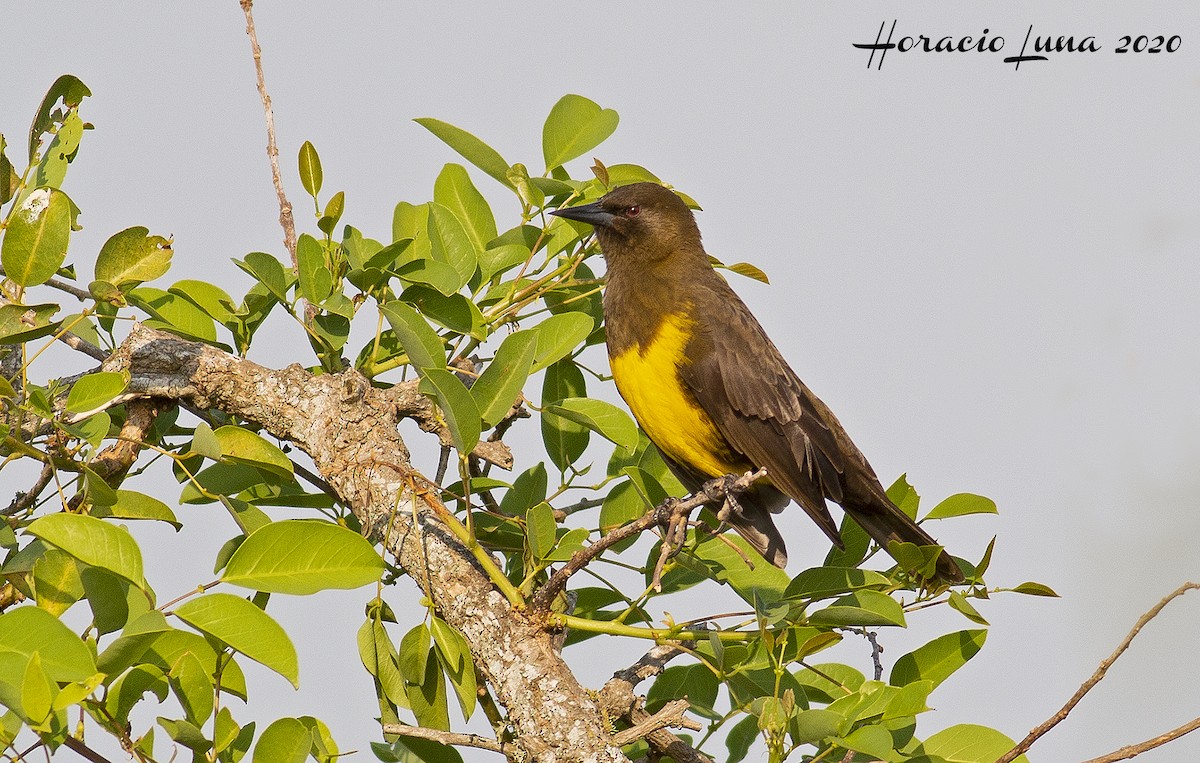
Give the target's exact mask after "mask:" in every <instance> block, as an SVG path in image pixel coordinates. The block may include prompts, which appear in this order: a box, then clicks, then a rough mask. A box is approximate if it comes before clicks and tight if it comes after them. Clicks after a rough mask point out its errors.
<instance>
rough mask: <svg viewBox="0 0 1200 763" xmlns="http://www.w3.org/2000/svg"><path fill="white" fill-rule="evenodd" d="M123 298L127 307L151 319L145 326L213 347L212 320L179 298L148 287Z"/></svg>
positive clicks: (138, 289) (214, 327)
mask: <svg viewBox="0 0 1200 763" xmlns="http://www.w3.org/2000/svg"><path fill="white" fill-rule="evenodd" d="M126 296H127V297H128V298H129V302H130V303H131V304H133V305H136V306H137V307H140V308H141V309H143V310H145V311H146V312H147V313H149V314H150V315H152V316H153V319H152V320H148V321H145V323H146V325H147V326H151V327H153V328H161V329H165V330H167V331H171V332H172V333H176V334H182V335H183V336H185V337H188V338H190V339H199V340H200V341H203V342H209V343H216V341H217V329H216V326H215V325H214V324H213V319H212V318H210V317H209V316H208V315H207V314H206V313H205V312H204V311H203V310H201V309H200V308H198V307H196V306H195V305H193V304H192V303H191V302H189V301H188V300H186V299H184V298H183V297H180V296H178V295H175V294H172V293H170V292H167V291H163V290H162V289H155V288H153V287H151V286H139V287H138V288H136V289H133V290H131V291H130V292H129V293H128V294H127V295H126Z"/></svg>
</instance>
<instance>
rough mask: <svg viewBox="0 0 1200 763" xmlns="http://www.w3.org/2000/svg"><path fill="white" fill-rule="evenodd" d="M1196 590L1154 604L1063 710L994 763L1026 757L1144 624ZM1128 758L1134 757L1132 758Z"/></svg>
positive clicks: (1197, 586) (1194, 585) (1187, 588)
mask: <svg viewBox="0 0 1200 763" xmlns="http://www.w3.org/2000/svg"><path fill="white" fill-rule="evenodd" d="M1196 589H1200V583H1184V584H1183V585H1181V586H1179V587H1178V588H1176V589H1175V590H1174V591H1172V592H1171V593H1170V594H1168V595H1167V597H1166V598H1164V599H1163V600H1162V601H1160V602H1159V603H1157V604H1155V605H1154V606H1153V607H1151V608H1150V610H1149V611H1148V612H1146V614H1144V615H1142V616H1141V617H1140V618H1138V621H1137V622H1136V623H1135V624H1134V626H1133V629H1132V630H1130V631H1129V634H1128V635H1126V636H1125V639H1124V640H1123V641H1121V643H1120V645H1119V646H1118V647H1117V648H1116V650H1115V651H1113V653H1112V654H1110V655H1109V656H1108V657H1107V658H1105V660H1104V661H1103V662H1101V663H1100V667H1098V668H1096V672H1095V673H1093V674H1092V676H1091V678H1089V679H1088V680H1086V681H1084V682H1083V685H1082V686H1080V687H1079V690H1078V691H1077V692H1075V694H1074V695H1073V696H1072V697H1071V698H1070V699H1069V700H1067V704H1065V705H1063V706H1062V708H1061V709H1059V711H1058V712H1057V713H1055V714H1054V715H1052V716H1050V718H1048V719H1047V720H1046V721H1045V722H1044V723H1042V724H1041V725H1039V726H1037V727H1035V728H1034V729H1033V730H1032V731H1030V732H1029V734H1027V735H1026V737H1025V738H1024V739H1022V740H1021V741H1020V743H1018V744H1017V746H1016V747H1014V748H1012V749H1011V750H1009V751H1008V752H1006V753H1005V754H1004V755H1002V756H1000V757H999V758H997V759H996V763H1012V761H1014V760H1016V759H1017V758H1018V757H1019V756H1021V755H1023V754H1024V753H1025V751H1026V750H1028V749H1029V748H1030V747H1031V746H1032V745H1033V743H1034V742H1036V741H1037V740H1038V739H1041V738H1042V737H1043V736H1044V735H1045V734H1046V732H1047V731H1049V730H1050V729H1052V728H1054V727H1055V726H1057V725H1058V724H1059V723H1061V722H1062V721H1063V719H1065V718H1066V717H1067V715H1068V714H1070V712H1071V711H1072V710H1074V709H1075V706H1076V705H1078V704H1079V701H1080V700H1082V699H1083V698H1084V696H1085V695H1086V694H1087V693H1088V692H1089V691H1091V690H1092V688H1093V687H1095V685H1096V684H1098V683H1100V681H1101V680H1103V679H1104V675H1105V673H1107V672H1108V669H1109V668H1110V667H1112V665H1113V663H1114V662H1116V661H1117V659H1118V658H1119V657H1120V656H1121V655H1122V654H1124V653H1125V650H1126V649H1128V648H1129V645H1130V644H1131V643H1133V639H1134V638H1136V637H1137V635H1138V633H1140V632H1141V630H1142V628H1144V627H1146V624H1147V623H1149V622H1150V621H1151V620H1153V619H1154V618H1155V617H1157V616H1158V613H1159V612H1162V611H1163V608H1164V607H1166V606H1167V605H1168V604H1170V603H1171V602H1172V601H1174V600H1175V599H1176V598H1178V597H1180V596H1182V595H1184V594H1185V593H1187V592H1188V591H1192V590H1196ZM1193 728H1194V727H1193ZM1191 730H1192V729H1191V728H1189V729H1187V730H1186V731H1182V732H1180V733H1179V734H1178V735H1177V736H1182V735H1183V734H1186V733H1187V732H1188V731H1191ZM1176 731H1178V729H1176ZM1168 733H1174V732H1168ZM1174 738H1175V737H1171V739H1174ZM1150 741H1154V740H1150ZM1168 741H1170V739H1167V740H1164V741H1163V742H1159V744H1163V743H1165V742H1168ZM1154 746H1157V745H1154ZM1146 749H1150V748H1149V747H1147V748H1146ZM1118 752H1119V751H1118ZM1114 754H1116V753H1114ZM1134 754H1135V755H1136V754H1137V753H1134ZM1129 757H1133V756H1132V755H1131V756H1129ZM1112 760H1122V758H1113V759H1112Z"/></svg>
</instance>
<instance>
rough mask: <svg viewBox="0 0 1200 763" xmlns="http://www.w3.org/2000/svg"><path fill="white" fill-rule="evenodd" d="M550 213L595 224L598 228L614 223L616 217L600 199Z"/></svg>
mask: <svg viewBox="0 0 1200 763" xmlns="http://www.w3.org/2000/svg"><path fill="white" fill-rule="evenodd" d="M550 214H552V215H557V216H558V217H565V218H566V219H568V220H578V221H579V222H581V223H587V224H588V225H594V226H596V227H597V228H607V227H609V226H610V225H612V221H613V218H615V217H616V215H614V214H613V213H612V212H609V211H608V210H606V209H604V208H603V207H601V206H600V202H598V201H597V202H593V203H591V204H584V205H582V206H578V207H566V208H564V209H556V210H554V211H553V212H551V213H550Z"/></svg>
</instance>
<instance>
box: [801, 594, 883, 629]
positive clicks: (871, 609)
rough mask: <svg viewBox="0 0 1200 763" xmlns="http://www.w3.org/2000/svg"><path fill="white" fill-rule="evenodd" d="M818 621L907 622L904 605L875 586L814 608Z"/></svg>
mask: <svg viewBox="0 0 1200 763" xmlns="http://www.w3.org/2000/svg"><path fill="white" fill-rule="evenodd" d="M808 621H809V622H810V623H812V624H814V625H899V626H900V627H901V628H903V627H904V626H905V622H904V609H903V608H902V607H901V606H900V603H899V602H897V601H896V600H895V599H893V598H892V597H891V596H888V595H887V594H883V593H880V592H878V591H871V590H866V589H864V590H859V591H853V592H851V593H849V594H847V595H845V596H843V597H841V598H840V599H837V600H836V601H834V602H833V603H832V604H830V605H829V606H828V607H826V608H825V609H821V610H818V611H816V612H813V613H812V615H810V616H809V618H808Z"/></svg>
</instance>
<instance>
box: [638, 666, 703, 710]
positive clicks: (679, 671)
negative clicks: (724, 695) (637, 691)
mask: <svg viewBox="0 0 1200 763" xmlns="http://www.w3.org/2000/svg"><path fill="white" fill-rule="evenodd" d="M719 688H720V682H719V681H717V677H716V675H714V674H713V672H712V670H710V669H709V668H708V667H707V666H705V665H701V664H695V665H673V666H671V667H669V668H667V669H666V670H664V671H663V672H662V673H660V674H659V676H658V678H656V679H655V680H654V683H653V684H651V686H650V690H649V691H648V692H646V710H647V712H650V713H657V712H658V711H659V710H661V709H662V707H663V705H665V704H666V703H667V702H668V701H670V700H673V699H682V698H684V697H686V698H687V700H688V702H689V703H691V705H692V710H693V711H696V712H699V713H700V714H701V715H703V716H704V717H706V718H708V719H710V720H715V719H717V718H720V717H721V716H720V714H719V713H714V712H713V707H714V706H715V705H716V703H717V691H718V689H719Z"/></svg>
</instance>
